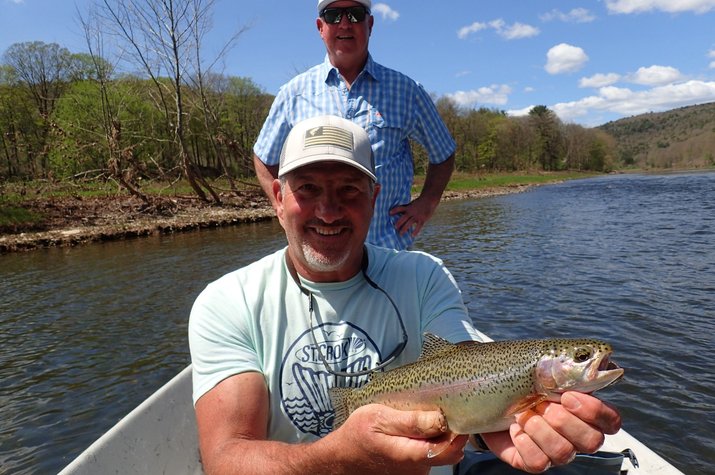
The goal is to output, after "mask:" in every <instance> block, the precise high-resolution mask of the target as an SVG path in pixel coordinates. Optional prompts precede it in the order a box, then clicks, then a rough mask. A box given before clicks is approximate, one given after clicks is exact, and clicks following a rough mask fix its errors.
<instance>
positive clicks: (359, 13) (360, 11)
mask: <svg viewBox="0 0 715 475" xmlns="http://www.w3.org/2000/svg"><path fill="white" fill-rule="evenodd" d="M345 12H346V13H347V14H348V20H350V23H360V22H362V21H364V20H365V15H366V13H367V12H366V11H365V8H363V7H350V8H346V9H345Z"/></svg>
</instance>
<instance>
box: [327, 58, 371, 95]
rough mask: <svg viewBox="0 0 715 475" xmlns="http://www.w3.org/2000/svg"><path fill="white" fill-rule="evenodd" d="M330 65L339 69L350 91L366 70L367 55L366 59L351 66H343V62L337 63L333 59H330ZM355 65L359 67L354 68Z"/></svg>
mask: <svg viewBox="0 0 715 475" xmlns="http://www.w3.org/2000/svg"><path fill="white" fill-rule="evenodd" d="M330 63H331V64H332V65H333V66H335V67H336V68H337V70H338V72H339V73H340V76H341V77H342V78H343V80H344V81H345V83H346V84H347V86H348V89H350V87H351V86H352V84H353V82H355V80H356V79H357V77H358V76H359V75H360V73H361V72H362V70H363V69H364V68H365V64H367V54H366V55H365V59H364V60H363V61H362V62H360V63H352V64H350V65H347V64H341V63H342V62H341V61H336V60H334V59H333V58H330ZM336 63H337V64H336ZM353 64H357V66H354V65H353Z"/></svg>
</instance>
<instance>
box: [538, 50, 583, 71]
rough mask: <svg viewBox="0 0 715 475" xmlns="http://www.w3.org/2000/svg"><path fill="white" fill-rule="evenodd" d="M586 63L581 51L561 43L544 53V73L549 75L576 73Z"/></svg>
mask: <svg viewBox="0 0 715 475" xmlns="http://www.w3.org/2000/svg"><path fill="white" fill-rule="evenodd" d="M586 61H588V56H587V55H586V53H585V52H584V50H583V49H581V48H579V47H578V46H572V45H569V44H566V43H561V44H558V45H556V46H554V47H553V48H551V49H550V50H549V51H548V53H546V66H544V69H546V72H548V73H549V74H562V73H572V72H575V71H578V70H579V69H581V68H582V67H583V65H584V64H585V63H586Z"/></svg>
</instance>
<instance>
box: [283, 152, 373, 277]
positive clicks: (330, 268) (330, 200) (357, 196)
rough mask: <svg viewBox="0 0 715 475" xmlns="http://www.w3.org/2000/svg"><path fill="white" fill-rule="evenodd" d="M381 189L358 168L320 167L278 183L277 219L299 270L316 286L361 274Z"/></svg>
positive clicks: (324, 164) (299, 171)
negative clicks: (371, 221) (367, 240)
mask: <svg viewBox="0 0 715 475" xmlns="http://www.w3.org/2000/svg"><path fill="white" fill-rule="evenodd" d="M378 191H379V185H374V186H373V183H372V180H371V179H370V177H368V176H367V175H366V174H365V173H363V172H361V171H359V170H358V169H357V168H355V167H353V166H351V165H346V164H344V163H339V162H331V161H327V162H319V163H315V164H312V165H306V166H304V167H301V168H298V169H296V170H293V171H291V172H289V173H288V174H287V175H286V176H285V181H284V183H283V185H282V186H279V185H278V182H275V183H274V194H275V196H276V201H277V209H276V211H277V214H278V219H279V220H280V222H281V225H282V226H283V228H284V229H285V232H286V236H287V238H288V252H289V253H290V255H291V258H292V259H293V262H294V264H295V267H296V269H297V270H298V272H299V273H300V274H301V275H303V276H304V277H306V278H308V279H310V280H313V281H315V282H328V281H340V280H347V279H349V278H350V277H352V276H353V275H355V274H356V273H357V272H358V271H359V270H360V265H361V263H362V248H363V244H364V242H365V238H366V236H367V232H368V229H369V227H370V220H371V219H372V214H373V208H374V206H375V199H376V198H377V193H378Z"/></svg>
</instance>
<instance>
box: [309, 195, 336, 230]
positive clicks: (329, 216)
mask: <svg viewBox="0 0 715 475" xmlns="http://www.w3.org/2000/svg"><path fill="white" fill-rule="evenodd" d="M315 214H316V215H317V217H319V218H320V219H322V220H323V221H324V222H326V223H332V222H333V221H336V220H338V219H340V218H341V217H342V205H341V204H340V199H339V198H338V196H337V195H336V194H335V193H324V194H323V196H321V197H320V199H319V200H318V203H317V205H316V212H315Z"/></svg>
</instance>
